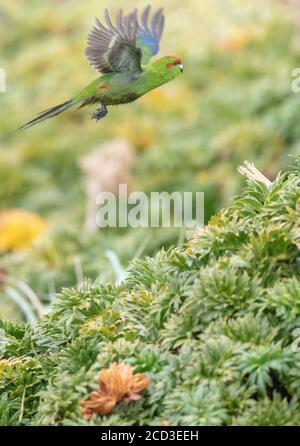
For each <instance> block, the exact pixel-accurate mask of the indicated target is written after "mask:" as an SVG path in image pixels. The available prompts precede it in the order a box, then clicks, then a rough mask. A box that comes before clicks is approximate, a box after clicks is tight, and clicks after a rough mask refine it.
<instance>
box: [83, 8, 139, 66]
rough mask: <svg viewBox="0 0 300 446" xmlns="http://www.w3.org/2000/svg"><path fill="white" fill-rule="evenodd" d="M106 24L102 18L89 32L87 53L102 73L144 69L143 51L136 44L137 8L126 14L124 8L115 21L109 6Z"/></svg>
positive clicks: (91, 61)
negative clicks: (114, 21)
mask: <svg viewBox="0 0 300 446" xmlns="http://www.w3.org/2000/svg"><path fill="white" fill-rule="evenodd" d="M104 18H105V23H106V26H104V25H103V24H102V23H101V22H100V20H99V19H98V18H96V24H95V26H94V27H93V28H92V30H91V31H90V33H89V36H88V44H87V47H86V49H85V54H86V57H87V59H88V62H89V63H90V65H92V66H93V67H94V68H96V70H98V71H100V72H101V73H111V72H125V71H127V72H129V73H136V72H140V71H141V51H140V49H139V48H138V47H137V45H136V36H137V30H138V22H137V12H136V10H134V11H133V13H131V14H130V15H129V16H125V15H124V13H123V11H122V9H120V10H119V11H118V13H117V16H116V24H115V25H114V24H113V23H112V21H111V18H110V16H109V12H108V10H107V9H106V10H105V12H104Z"/></svg>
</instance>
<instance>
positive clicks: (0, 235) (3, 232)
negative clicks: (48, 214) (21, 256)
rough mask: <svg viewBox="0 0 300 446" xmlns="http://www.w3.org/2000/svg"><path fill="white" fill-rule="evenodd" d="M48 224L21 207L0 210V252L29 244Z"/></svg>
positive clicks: (17, 248) (21, 247)
mask: <svg viewBox="0 0 300 446" xmlns="http://www.w3.org/2000/svg"><path fill="white" fill-rule="evenodd" d="M47 226H48V224H47V222H46V221H45V220H44V219H43V218H41V217H40V216H39V215H37V214H34V213H32V212H28V211H25V210H22V209H10V210H7V211H3V212H0V252H5V251H19V250H21V249H24V248H26V247H27V246H30V245H31V244H32V243H33V241H34V240H35V239H36V238H37V237H38V236H39V235H40V234H42V233H43V232H44V231H45V230H46V228H47Z"/></svg>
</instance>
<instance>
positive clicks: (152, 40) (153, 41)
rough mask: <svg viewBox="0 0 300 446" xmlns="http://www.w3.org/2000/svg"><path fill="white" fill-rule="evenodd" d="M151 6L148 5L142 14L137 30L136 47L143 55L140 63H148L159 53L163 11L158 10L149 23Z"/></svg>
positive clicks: (163, 20)
mask: <svg viewBox="0 0 300 446" xmlns="http://www.w3.org/2000/svg"><path fill="white" fill-rule="evenodd" d="M150 11H151V6H150V5H148V6H146V7H145V9H144V10H143V12H142V15H141V19H140V23H139V25H138V30H137V45H138V46H140V48H141V49H142V53H143V58H142V63H143V64H146V63H149V61H150V59H151V57H152V56H155V55H156V54H157V53H158V51H159V43H160V39H161V36H162V33H163V29H164V23H165V17H164V13H163V9H162V8H160V9H158V10H157V11H156V12H155V14H153V17H152V19H151V22H150V21H149V17H150Z"/></svg>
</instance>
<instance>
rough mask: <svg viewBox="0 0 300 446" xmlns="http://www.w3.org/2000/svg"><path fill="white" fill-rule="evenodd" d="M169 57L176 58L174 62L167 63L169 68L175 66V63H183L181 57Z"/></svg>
mask: <svg viewBox="0 0 300 446" xmlns="http://www.w3.org/2000/svg"><path fill="white" fill-rule="evenodd" d="M169 58H170V59H175V60H174V62H169V63H167V65H166V67H167V68H171V67H174V65H181V64H182V62H181V60H180V59H179V57H176V56H169Z"/></svg>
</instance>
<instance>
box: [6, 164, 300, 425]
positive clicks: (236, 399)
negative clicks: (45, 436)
mask: <svg viewBox="0 0 300 446" xmlns="http://www.w3.org/2000/svg"><path fill="white" fill-rule="evenodd" d="M299 197H300V163H299V164H298V165H297V166H296V167H294V168H293V169H291V170H290V171H289V172H288V173H287V174H285V175H279V176H278V177H277V178H276V180H275V181H274V182H273V184H272V185H271V187H270V188H268V187H267V185H265V184H263V183H259V182H250V181H248V185H247V187H246V188H245V189H244V191H243V192H242V194H241V195H240V196H239V197H237V198H235V199H234V200H233V202H232V205H231V206H230V207H229V208H228V209H227V210H225V211H223V212H221V213H220V214H219V215H217V216H215V217H213V218H212V220H211V222H210V224H209V225H208V226H207V227H206V228H205V229H204V230H199V231H198V232H196V233H195V235H194V237H193V238H192V239H191V240H190V241H189V242H188V243H187V244H186V246H185V247H184V248H180V249H179V248H177V249H170V250H169V251H167V252H165V251H160V252H159V253H158V254H157V255H156V256H155V257H154V258H146V259H143V260H135V261H133V262H132V264H131V266H130V270H129V274H128V277H127V279H126V280H125V281H124V282H123V283H122V284H121V285H119V286H112V285H98V284H91V283H85V284H84V286H83V287H82V288H81V289H80V290H76V289H64V290H63V291H62V292H61V294H60V295H59V296H58V297H57V300H56V301H55V302H54V304H53V307H52V309H51V311H50V312H49V313H48V314H47V315H45V316H44V317H43V318H42V320H41V321H40V322H39V323H38V324H37V325H36V326H35V327H34V328H31V327H30V326H29V325H14V324H12V323H10V322H5V321H2V322H1V321H0V349H1V358H2V359H1V361H0V391H1V399H0V423H1V424H14V425H15V424H20V425H22V424H32V425H37V424H38V425H39V424H42V425H43V424H50V425H57V424H58V425H69V424H75V425H77V424H78V425H83V424H86V423H87V424H90V425H132V424H139V425H145V424H146V425H147V424H148V425H149V424H162V425H166V424H171V425H179V426H185V425H206V424H209V425H240V424H246V425H256V424H257V425H264V424H266V425H280V424H283V425H289V424H291V425H296V424H299V422H300V391H299V388H300V387H299V366H300V355H299V353H297V352H294V351H293V349H292V344H293V342H294V340H295V338H294V337H293V330H294V328H296V327H297V326H298V327H299V323H300V306H299V301H300V281H299V269H300V256H299V233H300V232H299V231H300V199H299ZM113 362H117V363H120V362H125V363H127V364H129V365H131V366H132V367H134V369H135V371H136V372H137V373H144V374H146V375H147V376H149V377H150V378H151V380H152V383H151V385H150V386H149V387H148V388H147V389H146V390H145V391H144V392H143V396H144V399H143V400H142V401H137V402H134V403H131V404H130V405H126V404H124V403H118V404H117V406H116V407H115V409H114V411H113V413H112V414H111V415H106V416H96V415H94V416H93V417H92V418H91V419H90V420H89V421H86V420H84V418H83V414H82V407H81V405H80V401H82V400H85V399H87V398H88V396H89V393H90V392H91V391H92V390H93V389H97V386H98V385H97V378H98V374H99V371H100V370H101V369H103V368H108V367H109V366H110V365H111V364H112V363H113Z"/></svg>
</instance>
